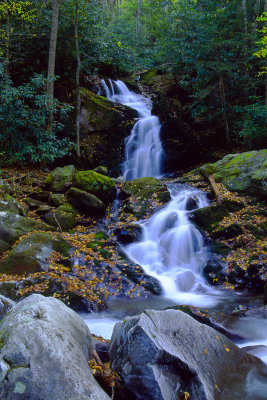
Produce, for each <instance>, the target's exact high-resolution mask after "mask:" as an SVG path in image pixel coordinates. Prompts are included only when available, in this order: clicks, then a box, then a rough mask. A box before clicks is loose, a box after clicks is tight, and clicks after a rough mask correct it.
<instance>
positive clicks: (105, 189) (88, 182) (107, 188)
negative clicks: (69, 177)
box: [73, 171, 116, 204]
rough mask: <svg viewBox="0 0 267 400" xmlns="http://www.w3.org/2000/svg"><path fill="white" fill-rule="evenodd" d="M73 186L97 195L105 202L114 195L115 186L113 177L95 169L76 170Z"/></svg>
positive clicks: (109, 200)
mask: <svg viewBox="0 0 267 400" xmlns="http://www.w3.org/2000/svg"><path fill="white" fill-rule="evenodd" d="M73 186H74V187H76V188H78V189H81V190H84V191H86V192H89V193H90V194H93V195H94V196H96V197H98V198H99V199H100V200H102V201H103V202H104V203H105V204H108V203H110V202H112V201H113V200H114V199H115V197H116V186H115V182H114V181H113V179H111V178H109V177H107V176H104V175H101V174H98V173H97V172H95V171H78V172H76V173H75V174H74V179H73Z"/></svg>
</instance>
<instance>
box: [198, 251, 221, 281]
mask: <svg viewBox="0 0 267 400" xmlns="http://www.w3.org/2000/svg"><path fill="white" fill-rule="evenodd" d="M203 275H204V277H205V279H206V280H207V281H208V282H209V283H210V284H212V285H221V284H222V283H223V282H224V281H225V277H226V274H225V273H224V271H223V266H222V256H220V255H217V254H212V255H211V257H210V259H209V261H208V263H207V264H206V266H205V267H204V269H203Z"/></svg>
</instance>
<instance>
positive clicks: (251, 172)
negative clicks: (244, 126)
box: [200, 150, 267, 198]
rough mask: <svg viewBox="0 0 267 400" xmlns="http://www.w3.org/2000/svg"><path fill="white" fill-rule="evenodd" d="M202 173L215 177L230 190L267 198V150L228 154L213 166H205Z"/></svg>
mask: <svg viewBox="0 0 267 400" xmlns="http://www.w3.org/2000/svg"><path fill="white" fill-rule="evenodd" d="M200 172H201V173H202V174H203V175H204V176H206V177H208V176H210V175H213V176H214V179H215V181H216V182H222V183H223V185H224V186H225V187H226V188H228V189H229V190H232V191H236V192H240V193H245V194H246V193H250V194H252V195H256V196H258V197H265V198H266V197H267V150H260V151H249V152H246V153H241V154H228V155H227V156H225V157H224V158H222V159H221V160H219V161H217V162H216V163H213V164H205V165H203V166H202V167H201V168H200Z"/></svg>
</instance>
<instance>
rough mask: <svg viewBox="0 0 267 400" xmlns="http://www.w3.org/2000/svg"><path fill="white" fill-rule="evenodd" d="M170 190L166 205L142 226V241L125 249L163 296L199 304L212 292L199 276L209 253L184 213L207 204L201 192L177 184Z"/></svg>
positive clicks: (198, 233) (199, 234)
mask: <svg viewBox="0 0 267 400" xmlns="http://www.w3.org/2000/svg"><path fill="white" fill-rule="evenodd" d="M169 190H170V194H171V197H172V199H171V201H170V202H169V203H168V204H167V206H166V207H164V208H163V209H162V210H160V211H158V212H157V213H156V214H155V215H153V216H152V217H151V218H150V219H149V220H148V221H145V222H143V223H142V227H143V236H142V240H141V242H137V243H133V244H130V245H128V246H126V247H125V249H124V250H125V252H126V253H127V255H128V256H129V257H130V258H131V259H132V260H133V261H135V262H136V263H138V264H140V265H141V266H142V267H143V268H144V269H145V271H146V273H147V274H149V275H152V276H154V277H155V278H157V279H158V280H159V281H160V282H161V285H162V287H163V290H164V292H165V296H166V297H169V298H172V299H174V300H182V299H183V298H185V297H186V299H187V301H190V302H191V303H192V302H193V303H195V302H197V304H199V302H201V296H203V295H204V296H203V297H204V298H205V297H206V296H205V294H206V293H208V292H211V291H212V289H211V288H210V287H209V286H208V285H207V284H206V283H205V282H204V279H203V277H202V275H201V274H202V270H203V268H204V267H205V265H206V263H207V260H208V257H209V254H208V249H207V247H206V246H205V244H204V239H203V237H202V235H201V233H200V232H199V231H198V230H197V228H195V226H194V225H193V224H192V223H191V222H190V221H189V219H188V216H187V214H188V212H189V211H191V210H193V209H197V208H200V207H205V206H207V205H208V201H207V199H206V195H205V194H204V193H203V192H201V191H200V190H198V189H193V188H188V187H185V186H184V185H178V184H177V185H174V186H172V187H170V189H169ZM199 294H201V296H198V295H199ZM204 298H203V300H204ZM205 304H207V299H205Z"/></svg>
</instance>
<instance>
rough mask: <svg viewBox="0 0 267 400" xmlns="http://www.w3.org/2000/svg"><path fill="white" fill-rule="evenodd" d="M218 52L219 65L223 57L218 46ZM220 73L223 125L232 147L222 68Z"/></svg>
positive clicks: (227, 139) (229, 144)
mask: <svg viewBox="0 0 267 400" xmlns="http://www.w3.org/2000/svg"><path fill="white" fill-rule="evenodd" d="M216 52H217V61H218V65H220V63H221V58H220V50H219V48H218V47H217V48H216ZM218 74H219V92H220V100H221V111H222V119H223V125H224V130H225V138H226V143H227V145H228V146H229V147H230V148H231V146H232V143H231V138H230V130H229V124H228V119H227V113H226V100H225V89H224V80H223V73H222V71H221V70H220V71H219V72H218Z"/></svg>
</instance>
